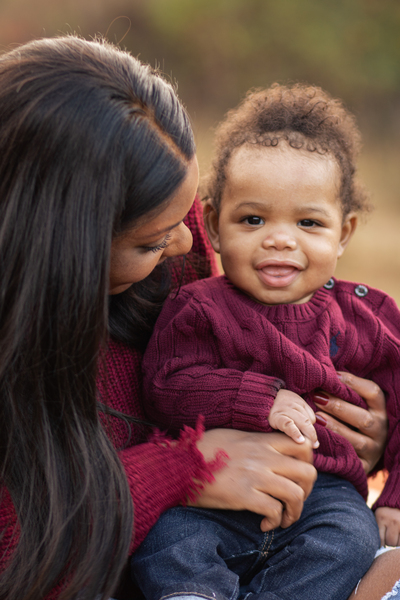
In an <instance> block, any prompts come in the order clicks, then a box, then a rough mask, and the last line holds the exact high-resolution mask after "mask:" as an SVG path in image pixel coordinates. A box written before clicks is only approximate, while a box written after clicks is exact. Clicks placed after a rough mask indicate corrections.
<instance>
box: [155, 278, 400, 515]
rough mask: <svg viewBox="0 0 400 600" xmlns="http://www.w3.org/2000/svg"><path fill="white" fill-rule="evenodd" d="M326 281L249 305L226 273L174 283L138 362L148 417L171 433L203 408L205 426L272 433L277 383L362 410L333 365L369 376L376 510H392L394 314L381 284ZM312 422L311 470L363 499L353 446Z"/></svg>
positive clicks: (397, 482) (399, 439)
mask: <svg viewBox="0 0 400 600" xmlns="http://www.w3.org/2000/svg"><path fill="white" fill-rule="evenodd" d="M331 281H332V282H333V281H334V285H333V287H332V289H324V288H321V289H320V290H318V291H317V292H316V293H315V295H314V296H313V298H312V299H311V300H310V301H309V302H307V303H305V304H282V305H276V306H265V305H263V304H259V303H257V302H255V301H254V300H252V299H251V298H249V297H248V296H247V295H245V294H244V293H243V292H241V291H240V290H238V289H237V288H235V287H234V286H233V284H232V283H230V281H228V279H227V278H226V277H224V276H221V277H218V278H212V279H208V280H203V281H197V282H195V283H193V284H190V285H188V286H185V287H184V288H182V289H181V290H180V293H179V295H178V296H177V297H176V298H174V299H172V298H170V299H168V300H167V302H166V303H165V305H164V308H163V311H162V313H161V315H160V317H159V319H158V321H157V324H156V327H155V331H154V334H153V337H152V339H151V341H150V343H149V345H148V347H147V350H146V353H145V356H144V359H143V369H144V393H145V394H146V397H147V400H146V402H145V407H146V412H147V416H148V418H151V419H152V421H153V422H154V421H156V422H157V423H159V424H160V425H161V426H162V427H163V428H170V429H172V430H173V429H176V428H179V427H181V426H182V425H183V424H186V425H191V426H193V425H194V424H195V423H196V421H197V419H198V415H200V414H202V415H204V418H205V426H206V428H213V427H229V428H235V429H244V430H255V431H271V428H270V426H269V424H268V421H267V416H268V414H269V411H270V408H271V406H272V404H273V402H274V398H275V396H276V394H277V392H278V390H279V389H280V387H281V386H283V385H284V386H285V387H286V388H287V389H289V390H292V391H293V392H296V393H298V394H301V395H302V396H303V397H304V398H305V399H306V400H307V402H308V403H309V404H310V405H311V406H312V408H313V409H314V410H316V406H315V405H314V404H313V402H312V400H311V396H310V393H311V392H312V391H314V390H316V389H323V390H326V391H327V392H331V393H332V394H335V395H337V396H339V397H340V398H342V399H343V400H348V401H350V402H353V403H354V404H357V405H358V406H363V407H365V406H366V405H365V403H364V401H363V400H362V399H361V398H360V397H359V396H358V395H357V394H355V393H354V392H352V391H351V390H350V389H349V388H347V387H346V386H345V385H344V384H342V383H341V382H340V380H339V378H338V376H337V375H336V371H349V372H351V373H354V374H356V375H359V376H361V377H365V378H369V379H372V380H374V381H375V382H376V383H377V384H378V385H379V386H380V387H381V388H382V389H383V390H384V392H385V394H386V399H387V411H388V417H389V438H388V439H389V441H388V444H387V448H386V452H385V457H384V462H385V467H386V468H387V469H388V470H389V472H390V475H389V478H388V480H387V483H386V485H385V488H384V491H383V493H382V494H381V496H380V498H379V499H378V501H377V502H376V504H375V507H378V506H390V507H394V508H400V426H399V420H400V401H399V399H398V397H397V395H398V394H400V360H399V359H400V313H399V310H398V309H397V307H396V305H395V302H394V301H393V300H392V299H391V298H389V297H388V296H387V295H386V294H384V293H383V292H380V291H379V290H375V289H371V288H369V290H368V289H367V288H366V287H365V286H360V285H357V284H355V283H350V282H345V281H337V280H331ZM365 290H367V293H366V295H364V296H362V295H363V294H365ZM316 429H317V433H318V439H319V441H320V447H319V448H318V450H316V451H315V455H314V464H315V466H316V468H317V469H318V470H319V471H324V472H327V473H335V474H337V475H339V476H341V477H343V478H345V479H348V480H349V481H351V482H352V483H353V484H354V485H355V486H356V488H357V489H358V490H359V492H360V494H361V495H362V496H364V498H366V496H367V491H368V490H367V479H366V476H365V473H364V471H363V468H362V465H361V462H360V460H359V459H358V457H357V455H356V453H355V451H354V449H353V447H352V446H351V445H350V443H349V442H347V441H346V440H345V439H344V438H342V437H341V436H339V435H337V434H335V433H333V432H331V431H329V430H327V429H325V428H324V427H322V426H319V425H318V424H317V425H316Z"/></svg>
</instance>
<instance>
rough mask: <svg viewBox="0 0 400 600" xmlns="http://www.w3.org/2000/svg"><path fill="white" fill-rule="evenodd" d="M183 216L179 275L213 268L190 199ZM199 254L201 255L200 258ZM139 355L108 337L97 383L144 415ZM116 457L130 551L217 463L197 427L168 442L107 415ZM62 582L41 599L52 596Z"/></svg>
mask: <svg viewBox="0 0 400 600" xmlns="http://www.w3.org/2000/svg"><path fill="white" fill-rule="evenodd" d="M185 222H186V223H187V225H188V226H189V227H190V229H191V230H192V232H193V248H192V250H191V252H190V253H189V255H188V260H187V261H186V269H185V280H186V281H192V280H194V279H196V278H197V272H196V270H195V269H194V268H193V267H192V266H191V265H192V264H193V263H194V262H196V259H198V258H199V257H200V258H203V262H205V263H206V264H205V265H204V266H205V271H206V275H208V276H209V275H215V274H217V266H216V263H215V258H214V253H213V251H212V249H211V246H210V245H209V243H208V240H207V238H206V235H205V232H204V229H203V220H202V207H201V205H200V203H199V202H197V201H196V202H195V204H194V205H193V208H192V209H191V211H190V212H189V214H188V216H187V218H186V220H185ZM204 257H205V258H206V261H204ZM141 359H142V357H141V355H140V354H139V353H138V352H137V351H136V350H133V349H132V348H129V347H128V346H125V345H123V344H121V343H117V342H114V341H110V344H109V352H108V354H107V357H106V369H105V371H103V372H102V373H100V376H99V380H98V386H99V390H100V393H101V397H102V399H103V400H104V399H106V398H107V399H108V404H109V406H111V407H112V408H114V409H116V410H118V411H120V412H122V413H125V414H127V415H131V416H134V417H138V418H139V419H144V418H145V417H144V415H143V405H142V398H141V392H140V389H141ZM106 430H107V432H108V433H109V436H110V438H111V440H112V442H113V444H114V446H115V448H117V449H119V448H124V449H123V450H119V452H118V455H119V458H120V460H121V462H122V464H123V466H124V468H125V471H126V476H127V478H128V482H129V487H130V490H131V493H132V498H133V503H134V511H135V512H134V532H133V533H134V535H133V536H132V546H131V551H133V550H134V549H135V548H136V547H137V546H138V545H139V544H140V543H141V542H142V541H143V539H144V538H145V536H146V534H147V533H148V531H149V530H150V528H151V527H152V526H153V525H154V523H155V522H156V521H157V519H158V517H159V516H160V514H161V513H162V512H164V511H165V510H166V509H167V508H170V507H172V506H176V505H178V504H180V503H181V502H184V501H185V499H187V498H188V497H193V495H194V494H195V493H196V490H197V489H198V487H199V484H198V483H195V481H196V482H206V481H210V480H212V478H213V475H212V472H213V471H214V470H215V469H216V468H218V467H219V466H220V465H221V460H219V459H218V457H217V459H216V460H215V461H214V462H213V463H208V464H207V463H206V462H205V461H204V459H203V456H202V454H201V453H200V452H199V451H198V450H197V448H196V445H195V441H196V439H197V438H198V436H199V434H200V432H199V431H195V430H194V429H186V431H185V432H183V434H182V435H181V438H180V442H179V443H178V444H177V445H174V446H171V445H170V441H169V439H168V438H166V437H163V436H160V435H157V434H156V435H154V434H151V433H150V434H149V431H146V430H145V429H144V428H143V427H139V426H136V425H131V434H129V429H128V427H127V425H126V424H125V423H124V422H123V421H122V420H121V419H118V418H114V417H109V420H108V424H107V427H106ZM1 491H2V492H3V495H1V493H0V502H1V504H0V534H2V535H3V537H2V538H1V539H0V573H1V571H3V570H4V568H5V566H6V563H7V561H8V559H9V557H10V556H11V554H12V552H13V550H14V549H15V547H16V544H17V542H18V523H17V518H16V514H15V511H14V507H13V504H12V501H11V498H10V495H9V494H8V492H7V490H5V489H3V490H0V492H1ZM61 587H62V583H61V584H60V586H58V587H57V588H56V589H54V590H53V593H51V594H50V595H48V596H47V597H46V600H50V599H53V598H57V596H58V594H59V591H60V589H61Z"/></svg>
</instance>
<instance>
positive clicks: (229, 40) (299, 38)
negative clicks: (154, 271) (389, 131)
mask: <svg viewBox="0 0 400 600" xmlns="http://www.w3.org/2000/svg"><path fill="white" fill-rule="evenodd" d="M24 2H25V4H24ZM36 2H38V4H37V6H35V10H33V4H31V3H30V2H28V0H16V2H15V4H14V6H15V11H16V13H15V14H14V15H13V13H12V10H13V9H12V6H13V3H10V2H9V1H7V0H2V1H1V0H0V43H2V42H4V41H5V40H4V39H2V38H5V37H6V36H7V35H8V33H9V32H10V31H13V27H14V30H17V31H21V27H22V31H23V30H24V27H25V30H26V37H27V38H29V37H32V34H33V35H37V36H40V35H43V28H45V33H46V34H47V35H52V34H54V33H56V32H60V31H70V30H76V31H78V32H81V33H82V34H83V35H86V36H90V35H93V34H94V33H96V32H97V31H100V32H102V33H103V34H104V33H106V31H107V30H108V28H109V25H110V23H111V22H112V21H113V19H115V17H118V16H121V18H120V19H119V20H117V21H116V22H115V23H114V24H113V25H112V26H111V28H110V31H109V33H108V37H109V38H110V39H111V40H113V41H117V42H118V41H119V40H120V39H121V38H123V37H124V35H125V34H126V37H124V40H123V45H125V46H126V47H127V48H128V49H129V50H131V51H132V52H133V54H135V55H140V57H141V58H142V59H143V60H146V61H149V62H150V63H151V64H153V65H160V67H161V68H162V69H163V70H164V71H166V72H167V73H168V74H171V76H172V79H174V80H175V79H177V80H178V81H179V90H180V93H181V96H182V97H183V99H184V100H185V101H186V102H187V104H188V105H189V106H190V108H191V109H192V110H193V109H195V110H199V111H200V110H203V109H204V107H207V106H208V105H210V106H213V107H214V108H215V109H216V110H217V111H218V112H221V111H222V110H226V108H227V107H229V106H232V105H235V104H236V103H237V101H238V99H239V98H240V97H242V96H243V94H244V93H245V92H246V91H247V90H248V89H249V88H251V87H256V86H266V85H269V84H271V83H272V82H273V81H276V80H278V81H281V82H282V81H284V82H286V81H288V80H289V81H290V80H294V81H308V82H310V83H316V84H319V85H321V86H322V87H324V88H325V89H327V90H329V91H330V92H331V93H332V94H334V95H337V96H341V97H343V98H344V99H345V100H346V102H347V103H349V104H350V105H351V106H352V107H353V108H356V109H358V110H360V111H363V110H366V109H368V107H369V106H373V107H374V108H376V107H377V106H379V107H380V108H381V113H382V114H385V115H389V114H392V113H393V111H397V110H398V108H397V107H398V105H399V104H400V103H399V99H400V35H399V34H400V2H399V0H88V2H86V3H82V2H81V0H68V2H66V1H65V0H63V2H56V1H55V0H35V3H34V4H36ZM24 6H26V11H28V12H26V11H25V13H24ZM21 13H24V14H29V22H26V23H25V25H24V22H23V21H22V20H21V17H20V15H21ZM50 15H51V22H50V20H49V19H50ZM122 15H126V17H128V18H129V19H130V21H131V29H130V30H129V32H127V29H128V26H127V22H128V20H127V19H125V18H122ZM18 20H19V21H18ZM17 21H18V27H19V28H18V27H17V28H16V25H15V23H16V22H17ZM34 23H36V25H37V29H36V34H35V28H34ZM67 23H68V25H67ZM9 41H11V42H18V41H20V40H19V39H12V40H9ZM21 41H23V39H22V40H21ZM383 120H384V119H383Z"/></svg>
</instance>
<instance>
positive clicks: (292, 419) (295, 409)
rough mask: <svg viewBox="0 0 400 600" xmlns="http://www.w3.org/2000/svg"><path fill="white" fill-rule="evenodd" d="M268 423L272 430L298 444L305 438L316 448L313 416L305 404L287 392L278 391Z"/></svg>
mask: <svg viewBox="0 0 400 600" xmlns="http://www.w3.org/2000/svg"><path fill="white" fill-rule="evenodd" d="M268 423H269V424H270V425H271V427H273V428H274V429H279V431H283V433H286V435H288V436H289V437H291V438H292V439H293V440H294V441H295V442H297V443H298V444H302V443H303V442H304V436H305V437H307V438H308V439H309V440H310V441H311V443H312V446H313V448H318V446H319V441H318V438H317V432H316V431H315V428H314V426H313V423H315V414H314V411H313V410H312V408H311V407H310V406H308V404H307V402H305V400H303V398H301V397H300V396H298V395H297V394H295V393H294V392H290V391H289V390H283V389H282V390H279V392H278V393H277V395H276V398H275V402H274V404H273V406H272V408H271V410H270V413H269V417H268Z"/></svg>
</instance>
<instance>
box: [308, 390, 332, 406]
mask: <svg viewBox="0 0 400 600" xmlns="http://www.w3.org/2000/svg"><path fill="white" fill-rule="evenodd" d="M312 396H313V400H314V402H315V404H322V406H326V405H327V404H328V402H329V396H328V395H327V394H325V393H324V392H314V393H313V395H312Z"/></svg>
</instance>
